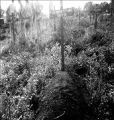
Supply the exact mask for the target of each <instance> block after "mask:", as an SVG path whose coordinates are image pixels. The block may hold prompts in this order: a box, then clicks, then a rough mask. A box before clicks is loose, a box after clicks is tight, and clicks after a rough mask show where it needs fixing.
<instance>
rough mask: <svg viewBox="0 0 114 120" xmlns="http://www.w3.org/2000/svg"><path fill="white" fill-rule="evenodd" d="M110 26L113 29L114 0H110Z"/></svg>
mask: <svg viewBox="0 0 114 120" xmlns="http://www.w3.org/2000/svg"><path fill="white" fill-rule="evenodd" d="M111 28H112V30H113V31H114V0H111Z"/></svg>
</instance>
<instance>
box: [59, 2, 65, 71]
mask: <svg viewBox="0 0 114 120" xmlns="http://www.w3.org/2000/svg"><path fill="white" fill-rule="evenodd" d="M60 2H61V71H64V70H65V65H64V33H63V1H62V0H61V1H60Z"/></svg>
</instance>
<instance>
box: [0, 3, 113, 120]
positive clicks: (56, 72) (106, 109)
mask: <svg viewBox="0 0 114 120" xmlns="http://www.w3.org/2000/svg"><path fill="white" fill-rule="evenodd" d="M109 5H110V4H108V3H101V4H100V5H99V6H98V5H96V6H97V7H100V8H101V9H100V10H102V12H101V15H103V14H104V13H106V11H108V12H110V11H109ZM88 6H89V7H88ZM92 6H94V5H93V4H92V3H88V4H87V5H86V6H85V9H86V12H88V13H87V14H88V15H90V16H91V15H92V14H93V13H95V12H96V11H97V10H96V9H97V7H95V6H94V7H95V8H96V9H95V8H94V9H92V8H91V7H92ZM87 8H88V9H87ZM21 10H22V9H21ZM32 10H33V11H34V12H33V11H32V12H33V13H34V17H33V18H34V21H35V20H36V19H35V17H36V18H38V17H39V14H40V12H39V13H35V10H36V9H35V6H34V7H33V6H32ZM92 10H95V11H94V12H92ZM22 11H23V10H22ZM22 11H21V14H22V15H23V12H22ZM75 12H76V13H75ZM81 12H82V13H83V14H82V16H81V18H80V21H79V22H78V20H77V18H76V17H75V16H73V17H72V15H75V14H77V11H75V10H74V9H73V13H72V14H71V13H70V15H68V14H67V15H68V16H65V19H64V32H63V33H64V39H65V41H64V47H65V52H64V55H65V71H64V72H61V71H60V68H61V46H60V44H61V42H62V41H61V38H60V34H61V33H60V25H59V22H60V21H59V20H58V17H57V18H56V19H57V23H56V29H57V30H56V31H54V33H53V34H51V37H50V39H49V41H47V42H45V43H43V42H42V41H38V40H37V39H36V38H35V37H36V36H34V38H32V37H30V38H29V39H30V40H28V37H27V36H26V35H24V33H26V32H25V31H24V30H23V31H22V33H23V34H20V35H18V34H16V38H17V39H16V42H15V43H14V41H13V42H12V41H10V40H9V39H5V40H4V41H1V43H0V45H1V48H0V68H1V69H0V119H1V120H34V119H36V120H56V119H57V120H76V119H77V120H97V119H99V120H113V119H114V118H113V110H114V33H113V32H112V30H111V27H110V19H109V21H108V20H107V21H105V22H104V21H103V20H100V21H98V26H97V28H96V29H95V27H94V23H92V22H91V21H89V19H88V17H84V14H86V13H85V11H81ZM74 13H75V14H74ZM24 14H26V10H25V11H24ZM99 16H100V15H99ZM103 17H104V16H103ZM40 20H41V19H40ZM50 21H51V20H50ZM32 22H33V21H32ZM51 22H52V21H51ZM30 23H31V22H30ZM104 23H105V25H104ZM21 27H22V26H21ZM29 27H30V28H31V26H29ZM34 29H35V28H34ZM39 34H41V33H39ZM43 34H44V33H43ZM49 35H50V34H48V36H49ZM36 41H37V42H36ZM36 43H37V44H36Z"/></svg>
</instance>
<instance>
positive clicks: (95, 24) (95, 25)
mask: <svg viewBox="0 0 114 120" xmlns="http://www.w3.org/2000/svg"><path fill="white" fill-rule="evenodd" d="M97 17H98V15H97V13H96V15H95V23H94V28H95V29H97Z"/></svg>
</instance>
